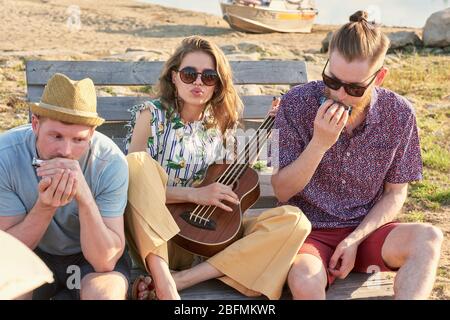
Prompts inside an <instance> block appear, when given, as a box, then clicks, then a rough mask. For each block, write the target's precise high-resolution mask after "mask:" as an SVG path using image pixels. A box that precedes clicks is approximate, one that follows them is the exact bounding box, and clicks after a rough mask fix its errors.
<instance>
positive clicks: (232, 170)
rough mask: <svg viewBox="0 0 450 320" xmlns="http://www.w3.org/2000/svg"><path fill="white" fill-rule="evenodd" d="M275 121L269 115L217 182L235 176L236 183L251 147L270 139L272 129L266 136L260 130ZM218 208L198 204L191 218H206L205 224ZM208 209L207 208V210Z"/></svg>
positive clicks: (224, 182) (270, 125)
mask: <svg viewBox="0 0 450 320" xmlns="http://www.w3.org/2000/svg"><path fill="white" fill-rule="evenodd" d="M274 121H275V119H274V117H271V116H268V117H267V118H266V119H265V120H264V121H263V123H262V124H261V126H260V127H259V128H258V130H257V134H256V135H254V136H252V137H251V139H250V141H249V142H248V144H247V146H246V147H245V149H244V150H245V152H244V153H241V154H240V156H239V157H238V160H236V162H235V163H234V164H232V165H231V166H229V167H228V168H227V169H226V170H225V171H224V173H223V174H222V176H220V177H219V178H218V179H217V180H216V181H217V182H221V183H223V184H229V183H230V182H231V181H230V179H231V180H232V179H233V177H234V181H233V182H232V184H234V182H235V181H236V180H237V179H238V178H239V176H240V175H241V174H242V173H243V172H244V171H245V170H246V168H247V165H242V164H241V165H240V164H239V162H240V161H243V160H245V158H246V157H247V155H248V157H249V158H250V157H251V154H250V152H251V151H253V150H251V148H253V145H254V144H255V142H256V143H257V144H263V143H264V142H265V140H267V139H268V137H269V136H270V130H267V131H266V134H265V136H264V135H263V136H262V137H261V135H260V131H262V130H264V129H270V128H271V127H272V125H273V122H274ZM259 152H260V151H258V150H256V156H257V155H258V154H259ZM236 173H237V174H236ZM211 208H212V209H213V210H212V211H211V212H210V214H209V215H208V217H207V218H205V215H206V214H208V211H210V209H211ZM216 208H217V206H212V205H209V206H200V205H199V206H197V207H196V208H195V209H194V210H193V211H192V212H191V215H190V219H191V220H192V218H194V217H195V219H194V221H197V219H200V221H201V220H204V222H205V224H206V223H207V222H208V221H209V218H210V217H211V215H212V214H213V213H214V211H215V209H216ZM205 209H206V210H205ZM202 212H203V214H202V215H201V216H200V214H201V213H202Z"/></svg>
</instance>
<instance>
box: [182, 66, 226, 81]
mask: <svg viewBox="0 0 450 320" xmlns="http://www.w3.org/2000/svg"><path fill="white" fill-rule="evenodd" d="M178 73H179V74H180V79H181V81H183V82H184V83H186V84H191V83H193V82H194V81H195V80H197V77H198V75H201V76H200V79H201V80H202V82H203V84H205V85H206V86H214V85H216V84H217V83H218V82H219V75H218V74H217V72H216V71H215V70H212V69H206V70H203V72H197V70H196V69H195V68H193V67H184V68H183V69H181V70H178Z"/></svg>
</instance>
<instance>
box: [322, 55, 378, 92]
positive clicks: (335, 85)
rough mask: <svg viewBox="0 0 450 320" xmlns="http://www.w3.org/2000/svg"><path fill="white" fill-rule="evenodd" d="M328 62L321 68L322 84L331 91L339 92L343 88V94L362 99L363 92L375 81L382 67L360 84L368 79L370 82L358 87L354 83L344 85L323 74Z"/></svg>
mask: <svg viewBox="0 0 450 320" xmlns="http://www.w3.org/2000/svg"><path fill="white" fill-rule="evenodd" d="M328 61H329V60H327V63H326V64H325V67H324V68H323V71H322V79H323V83H324V84H325V85H326V86H327V87H328V88H330V89H333V90H339V89H340V88H341V87H344V90H345V92H347V94H348V95H350V96H352V97H362V96H363V95H364V92H366V90H367V88H368V87H369V86H370V85H371V84H372V82H373V81H374V80H375V79H376V77H377V75H378V73H379V72H380V71H381V69H382V68H383V67H381V68H380V69H378V70H377V71H376V72H375V73H374V74H373V75H371V76H370V77H369V78H367V79H366V80H364V81H362V82H366V81H367V80H369V79H370V78H372V80H370V82H369V83H368V84H367V85H365V86H360V85H357V84H354V83H344V82H342V81H341V80H339V79H336V78H333V77H330V76H327V75H326V74H325V69H326V67H327V65H328Z"/></svg>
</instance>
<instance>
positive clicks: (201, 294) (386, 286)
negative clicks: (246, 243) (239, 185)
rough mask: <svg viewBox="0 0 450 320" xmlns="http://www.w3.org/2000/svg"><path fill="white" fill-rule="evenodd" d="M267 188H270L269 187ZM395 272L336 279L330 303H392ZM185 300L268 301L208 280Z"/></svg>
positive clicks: (187, 291)
mask: <svg viewBox="0 0 450 320" xmlns="http://www.w3.org/2000/svg"><path fill="white" fill-rule="evenodd" d="M266 187H268V186H266ZM264 210H267V209H263V208H259V209H249V210H247V211H246V213H245V215H249V216H257V215H259V214H260V213H261V212H263V211H264ZM142 273H143V271H141V270H138V269H133V272H132V279H135V278H136V277H137V276H138V275H139V274H142ZM394 275H395V273H393V272H379V273H374V274H366V273H351V274H350V275H349V276H348V277H347V278H346V279H344V280H340V279H337V280H336V282H335V283H334V284H333V285H331V286H330V288H329V290H328V291H327V300H355V299H371V300H382V299H389V300H390V299H392V298H393V295H394V290H393V279H394ZM180 296H181V299H183V300H266V299H267V298H266V297H263V296H261V297H251V298H250V297H246V296H244V295H242V294H241V293H240V292H238V291H237V290H235V289H233V288H231V287H229V286H227V285H226V284H224V283H223V282H221V281H220V280H217V279H213V280H208V281H205V282H203V283H200V284H198V285H195V286H193V287H191V288H188V289H185V290H183V291H181V292H180ZM291 298H292V296H291V294H290V292H289V289H288V288H287V287H285V289H284V291H283V295H282V297H281V299H283V300H289V299H291Z"/></svg>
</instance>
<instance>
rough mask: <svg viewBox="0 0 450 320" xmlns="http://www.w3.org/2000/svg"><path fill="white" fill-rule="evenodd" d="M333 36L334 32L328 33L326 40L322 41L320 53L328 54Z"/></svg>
mask: <svg viewBox="0 0 450 320" xmlns="http://www.w3.org/2000/svg"><path fill="white" fill-rule="evenodd" d="M332 36H333V31H330V32H328V34H327V36H326V37H325V39H323V40H322V49H320V52H323V53H325V52H328V47H329V46H330V42H331V37H332Z"/></svg>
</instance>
